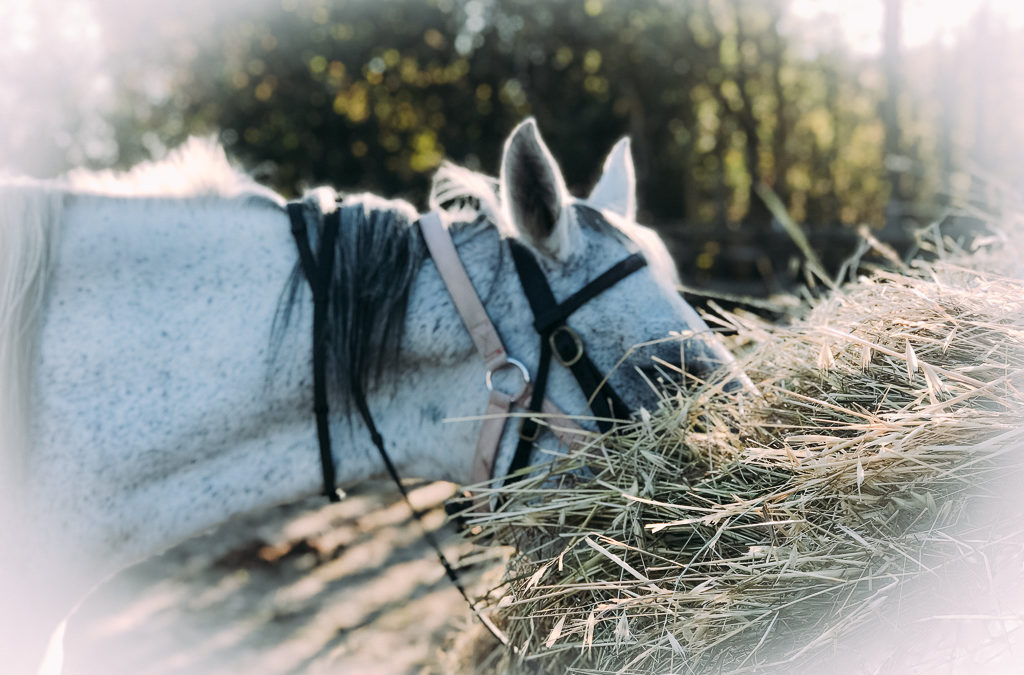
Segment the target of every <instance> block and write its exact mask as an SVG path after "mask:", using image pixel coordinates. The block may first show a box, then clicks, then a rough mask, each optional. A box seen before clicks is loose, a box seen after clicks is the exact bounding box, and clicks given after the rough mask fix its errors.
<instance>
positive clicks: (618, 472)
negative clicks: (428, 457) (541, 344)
mask: <svg viewBox="0 0 1024 675" xmlns="http://www.w3.org/2000/svg"><path fill="white" fill-rule="evenodd" d="M985 255H989V257H987V258H984V259H983V258H982V254H976V255H974V256H959V257H950V256H945V257H944V256H939V259H938V260H936V261H933V262H931V263H917V264H915V265H914V266H912V267H910V268H906V269H904V270H902V271H900V272H899V273H894V272H886V271H880V272H877V273H875V274H873V275H872V276H870V278H862V279H859V280H858V281H856V282H854V283H851V284H848V285H846V286H845V287H843V288H841V289H839V290H837V291H835V292H833V293H831V294H830V295H829V296H828V297H827V298H826V299H824V300H823V301H821V302H820V303H819V304H817V306H816V307H815V308H814V309H813V310H811V311H810V312H809V313H808V314H807V315H806V316H805V317H804V318H802V319H800V320H795V321H794V322H792V323H791V325H789V326H785V327H781V326H773V325H767V324H765V323H763V322H760V321H758V320H756V319H752V318H749V317H740V316H736V315H731V314H723V315H722V316H721V317H719V320H720V321H725V322H728V323H730V324H731V327H732V328H734V329H735V330H736V331H737V333H738V335H739V339H740V341H741V342H744V343H746V347H747V353H746V357H745V358H744V360H743V363H742V367H743V368H744V370H745V371H746V372H747V374H748V375H749V376H750V377H751V379H752V380H753V381H754V383H755V384H756V386H757V387H758V389H759V390H760V394H761V397H760V398H759V397H757V396H753V395H751V394H750V393H726V392H725V391H724V388H723V386H722V381H718V382H708V383H697V384H694V383H692V382H691V383H687V386H685V387H682V386H677V387H675V391H672V392H671V393H670V394H668V395H666V397H665V400H664V402H663V405H662V407H661V409H660V410H658V411H657V412H656V413H653V414H651V415H645V416H644V419H643V420H642V421H640V422H638V423H636V424H634V425H632V426H630V427H629V428H627V429H625V430H624V431H623V432H621V433H619V434H617V435H615V436H614V437H608V438H601V439H595V441H594V442H593V443H592V444H590V445H589V446H588V447H586V448H584V449H582V450H581V451H580V452H577V453H574V454H573V455H571V456H569V457H565V458H563V459H560V460H558V461H556V463H555V465H554V468H553V470H552V471H551V472H547V473H545V474H544V475H541V476H536V477H532V478H527V479H524V480H522V481H520V482H518V483H516V484H515V485H514V486H513V487H511V488H507V489H500V488H498V489H495V491H494V493H493V494H494V495H500V497H501V499H502V500H503V505H502V507H501V508H500V510H498V511H497V512H496V513H489V514H475V515H474V517H473V518H472V519H471V522H470V525H471V526H475V527H474V528H473V529H472V530H471V531H472V532H473V533H474V534H475V535H477V536H480V537H483V538H486V539H487V540H488V541H489V542H492V543H493V542H494V541H497V542H498V543H501V544H507V545H510V546H513V547H514V553H513V557H512V559H511V562H510V565H509V568H508V572H507V574H506V576H505V578H504V579H503V581H502V583H501V584H500V585H498V586H497V587H495V588H492V589H491V590H490V592H489V593H488V595H487V601H488V602H489V603H490V605H491V606H490V610H489V612H488V613H489V615H490V617H491V618H492V619H493V620H494V621H495V622H496V623H497V624H498V625H499V626H500V627H501V628H502V630H503V631H504V632H505V633H506V634H507V636H508V639H509V643H510V645H511V646H512V648H513V650H514V651H513V650H507V649H504V648H502V647H500V646H496V647H494V649H493V651H490V652H487V650H483V651H481V650H480V649H479V647H477V651H476V653H475V655H474V656H473V657H472V658H473V659H474V663H473V664H463V667H464V669H465V670H466V671H474V670H476V671H483V670H487V671H491V670H501V671H520V672H548V673H565V672H575V673H609V672H611V673H644V674H647V673H668V672H687V673H690V672H692V673H706V672H755V671H756V672H764V671H772V670H773V664H774V665H776V666H777V665H779V664H788V665H787V666H786V667H785V668H783V670H786V672H792V668H793V667H797V668H799V667H800V666H803V667H809V666H808V664H810V663H820V662H819V661H814V659H816V658H818V659H820V657H821V655H822V653H826V652H831V653H833V654H835V653H836V652H837V649H836V646H835V645H836V640H837V638H838V637H840V636H846V635H849V634H851V633H855V632H856V631H857V630H860V629H862V627H863V626H864V625H865V624H869V623H874V622H877V621H881V620H886V621H892V622H893V623H892V626H895V625H896V624H897V623H899V622H901V621H902V622H904V623H905V622H907V621H910V622H913V621H916V620H919V619H920V618H921V617H919V616H909V617H908V616H907V615H905V614H904V615H902V616H899V617H897V616H896V615H894V614H892V613H891V612H890V610H891V608H892V607H893V606H895V605H900V606H902V605H907V606H909V605H910V604H912V603H910V602H909V598H910V597H911V596H912V595H913V593H915V592H916V593H917V594H918V595H923V596H934V595H935V594H936V592H937V591H936V590H935V589H943V588H953V587H956V588H960V589H961V591H962V590H963V588H964V585H963V584H964V583H965V582H964V579H972V580H977V574H975V572H976V569H975V568H974V567H971V565H981V568H982V570H983V572H982V575H981V576H983V577H984V576H985V572H984V570H986V569H987V570H988V577H987V578H986V579H985V580H984V582H985V583H984V588H985V589H987V592H990V591H992V590H993V589H992V584H994V583H995V581H994V577H995V575H996V573H995V572H993V571H992V569H993V567H994V566H997V561H995V558H998V559H999V561H1002V562H1005V561H1006V560H1008V559H1012V560H1011V562H1012V563H1013V564H1014V565H1016V567H1012V568H1011V569H1013V570H1015V574H1010V575H1009V576H1008V577H1007V578H1008V579H1010V580H1011V581H1013V583H1017V584H1018V587H1017V590H1018V591H1019V590H1020V582H1016V579H1017V578H1018V577H1021V576H1022V575H1021V574H1020V569H1021V567H1020V564H1021V561H1022V560H1024V553H1022V552H1024V535H1022V533H1024V519H1022V518H1020V514H1021V511H1022V510H1024V507H1021V506H1019V505H1018V506H1017V511H1016V512H1015V513H1013V514H1010V513H1008V512H1007V511H1006V509H1005V508H1004V506H1003V505H1002V502H1000V505H999V506H998V508H985V507H984V504H985V499H986V496H987V497H988V498H991V497H992V495H993V493H994V492H995V491H996V490H997V487H998V486H999V484H1000V481H1002V482H1003V483H1007V482H1009V483H1011V484H1013V483H1014V481H1015V480H1016V479H1018V478H1020V477H1021V474H1019V473H1017V474H1014V473H1013V472H1014V471H1016V470H1017V469H1018V468H1019V467H1020V466H1024V425H1022V419H1024V417H1022V416H1024V282H1022V281H1020V280H1019V279H1015V278H1013V276H1002V275H1000V274H997V273H994V272H991V271H982V270H983V269H984V270H991V269H994V268H996V267H997V266H1002V267H1003V268H1004V269H1003V270H1001V271H1002V272H1010V273H1011V274H1013V275H1016V274H1017V272H1016V270H1014V269H1007V268H1013V267H1014V266H1016V265H1019V262H1020V261H1019V259H1017V258H1015V257H1013V256H1012V255H1005V254H1004V255H1002V256H999V255H995V256H994V257H992V256H991V255H990V254H985ZM680 377H681V376H680V375H678V374H673V373H666V380H669V379H672V378H675V379H676V380H678V379H679V378H680ZM670 389H671V387H670ZM584 465H585V466H586V467H589V470H590V471H592V472H593V474H594V477H593V479H589V480H579V479H574V476H576V475H578V472H579V469H580V467H581V466H584ZM1008 477H1009V478H1008ZM1017 484H1019V483H1017ZM1008 501H1012V500H1008ZM978 504H982V506H981V507H979V508H975V507H976V506H977V505H978ZM999 514H1002V516H1005V517H1002V516H1001V517H1000V518H999V519H998V520H999V522H998V524H996V523H995V520H993V519H994V518H995V517H996V515H999ZM994 528H995V529H997V530H998V531H995V532H993V529H994ZM1014 556H1016V557H1014ZM979 561H981V562H980V563H979ZM1013 561H1015V562H1013ZM1000 564H1001V563H1000ZM965 565H966V567H964V566H965ZM1003 568H1005V565H1004V566H1003V567H1001V569H1003ZM964 570H966V573H964ZM923 581H929V583H923ZM915 589H916V590H915ZM970 593H973V591H970V592H969V593H968V594H970ZM1021 609H1024V608H1021V607H1018V608H1017V610H1021ZM887 612H890V613H887ZM886 617H888V618H886ZM1014 617H1016V619H1017V624H1016V625H1021V621H1020V619H1021V618H1024V614H1021V613H1017V614H1014ZM996 618H1000V617H996ZM1005 618H1006V617H1001V619H1005ZM1002 625H1003V626H1004V627H1006V625H1007V624H1006V622H1005V621H1004V622H1003V624H1002ZM1020 632H1022V633H1024V631H1020ZM921 656H922V655H920V654H918V655H915V656H914V658H915V659H918V660H920V657H921ZM947 657H948V655H946V656H944V657H943V658H947ZM886 658H889V662H890V664H891V663H892V659H891V657H886Z"/></svg>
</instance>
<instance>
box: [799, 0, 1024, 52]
mask: <svg viewBox="0 0 1024 675" xmlns="http://www.w3.org/2000/svg"><path fill="white" fill-rule="evenodd" d="M986 4H987V5H988V7H989V9H990V10H991V12H992V18H993V21H997V22H999V23H1001V24H1003V25H1008V26H1009V27H1013V28H1019V27H1021V26H1022V25H1024V1H1022V0H903V44H904V46H905V47H918V46H921V45H923V44H925V43H927V42H930V41H931V40H933V39H934V38H936V37H939V38H941V39H944V40H949V39H952V38H953V36H954V35H955V34H956V33H958V32H960V31H961V30H962V29H963V28H964V27H965V26H967V25H968V24H969V23H970V21H971V19H972V17H973V16H974V15H975V13H977V11H978V10H979V9H981V8H982V6H984V5H986ZM791 9H792V11H793V13H794V14H795V15H796V16H798V17H801V18H803V19H811V20H813V19H815V18H817V17H827V16H838V17H839V19H840V24H841V31H842V33H843V35H844V37H845V38H846V40H847V41H848V43H849V44H850V47H851V48H852V49H853V51H855V52H857V53H861V54H872V53H878V52H880V51H881V49H882V21H883V14H884V2H883V0H791ZM823 38H824V39H827V37H825V36H823Z"/></svg>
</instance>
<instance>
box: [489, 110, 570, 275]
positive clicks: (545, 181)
mask: <svg viewBox="0 0 1024 675" xmlns="http://www.w3.org/2000/svg"><path fill="white" fill-rule="evenodd" d="M501 202H502V209H503V210H504V212H505V217H506V218H507V219H508V220H509V221H510V222H511V223H512V224H513V225H514V226H515V227H516V229H517V230H518V231H519V233H520V234H521V235H522V236H523V237H524V238H525V239H527V240H528V241H529V242H530V243H531V244H533V246H534V247H535V248H538V249H540V250H541V251H544V252H545V253H548V254H549V255H551V256H554V257H555V258H561V257H564V256H565V255H567V254H568V252H569V248H570V244H569V242H570V227H571V223H570V217H569V213H570V209H568V208H566V205H567V204H568V202H569V192H568V190H567V189H566V187H565V179H564V178H562V172H561V170H560V169H559V168H558V164H557V163H555V159H554V158H553V157H552V156H551V152H550V151H549V150H548V148H547V146H546V145H544V141H543V140H541V137H540V132H538V131H537V123H536V121H534V119H533V118H532V117H531V118H529V119H527V120H526V121H524V122H523V123H522V124H520V125H519V126H517V127H516V128H515V130H514V131H513V132H512V135H511V136H509V138H508V140H507V141H506V142H505V152H504V155H503V157H502V159H501Z"/></svg>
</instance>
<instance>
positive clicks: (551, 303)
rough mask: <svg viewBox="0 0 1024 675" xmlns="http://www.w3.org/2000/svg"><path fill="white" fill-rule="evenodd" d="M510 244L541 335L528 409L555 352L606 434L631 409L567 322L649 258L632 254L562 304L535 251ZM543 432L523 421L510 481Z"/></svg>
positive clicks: (536, 400) (535, 406) (539, 401)
mask: <svg viewBox="0 0 1024 675" xmlns="http://www.w3.org/2000/svg"><path fill="white" fill-rule="evenodd" d="M508 243H509V247H510V248H511V250H512V260H513V261H514V262H515V265H516V271H517V272H518V273H519V281H520V282H521V283H522V286H523V292H524V293H525V294H526V299H527V300H528V301H529V303H530V309H531V310H532V311H533V316H534V322H533V327H534V328H535V329H536V331H537V333H538V334H539V335H540V359H539V360H538V365H537V377H536V380H535V382H534V388H533V396H532V397H531V399H530V406H529V409H530V410H531V411H533V412H538V411H540V410H541V409H542V405H543V401H544V393H545V389H546V387H547V380H548V372H549V370H550V368H551V359H552V356H554V358H556V359H557V360H558V362H559V363H561V364H562V365H563V366H565V367H566V368H568V369H569V370H570V371H571V372H572V374H573V377H575V378H576V382H577V383H578V384H579V386H580V389H581V390H582V391H583V395H584V396H586V397H587V403H588V405H589V407H590V410H591V412H593V413H594V417H595V421H596V423H597V426H598V429H600V430H601V432H602V433H604V432H607V431H609V430H610V429H611V428H612V425H613V424H614V422H615V420H623V419H628V418H629V415H630V410H629V408H628V407H626V404H625V403H623V402H622V399H621V398H620V397H619V395H618V394H617V393H615V390H614V389H612V387H611V385H610V384H609V383H608V378H607V377H605V376H603V375H602V374H601V371H600V370H598V369H597V366H595V365H594V362H593V361H591V360H590V357H589V356H587V352H586V348H585V347H584V345H583V340H582V339H581V338H580V336H579V334H578V333H577V332H576V331H575V330H573V328H572V327H571V326H569V324H568V323H567V322H568V319H569V317H570V316H571V315H572V314H573V313H574V312H575V311H576V310H578V309H579V308H580V307H582V306H583V305H584V304H586V303H587V302H589V301H590V300H592V299H594V298H595V297H597V296H598V295H600V294H601V293H603V292H605V291H606V290H608V289H609V288H611V287H612V286H614V285H615V284H617V283H618V282H620V281H622V280H623V279H625V278H626V277H628V276H629V275H631V274H633V273H634V272H636V271H637V270H640V269H641V268H643V267H644V266H645V265H646V264H647V261H646V260H645V259H644V257H643V256H642V255H640V254H639V253H633V254H632V255H630V256H628V257H626V258H624V259H623V260H620V261H619V262H618V263H616V264H615V265H613V266H612V267H611V268H610V269H608V270H606V271H605V272H603V273H602V274H601V275H599V276H598V277H597V278H595V279H594V280H593V281H591V282H590V283H589V284H587V285H586V286H584V287H583V288H581V289H580V290H578V291H577V292H575V293H573V294H572V295H570V296H569V297H568V298H566V299H565V300H563V301H562V302H558V301H557V300H555V295H554V293H553V292H552V291H551V287H550V286H549V285H548V282H547V277H545V276H544V271H543V270H542V269H541V267H540V263H538V262H537V259H536V258H535V257H534V255H533V253H532V252H530V250H529V249H528V248H526V247H525V246H523V245H522V244H520V243H519V242H517V241H515V240H513V239H510V240H509V242H508ZM539 434H540V428H539V425H538V424H537V421H536V420H535V419H533V418H526V419H524V420H523V421H522V423H521V425H520V427H519V444H518V445H517V446H516V453H515V456H514V457H513V459H512V466H511V467H510V468H509V477H508V479H507V481H508V482H513V481H515V480H517V479H518V477H519V476H517V475H516V472H517V471H518V470H519V469H522V468H524V467H526V466H527V465H528V464H529V461H530V451H531V449H532V448H533V443H534V441H536V440H537V436H538V435H539Z"/></svg>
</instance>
